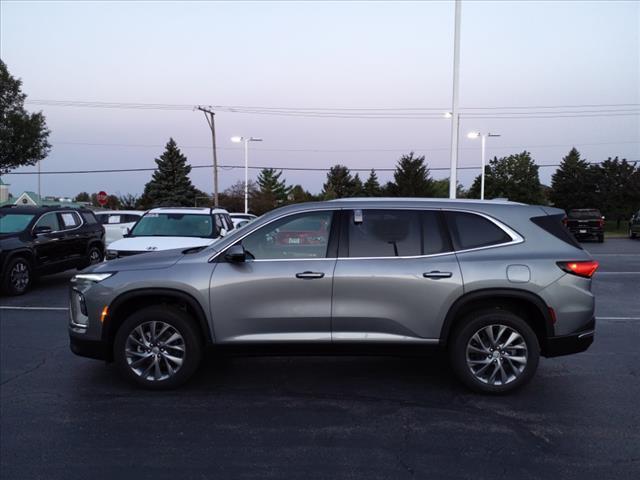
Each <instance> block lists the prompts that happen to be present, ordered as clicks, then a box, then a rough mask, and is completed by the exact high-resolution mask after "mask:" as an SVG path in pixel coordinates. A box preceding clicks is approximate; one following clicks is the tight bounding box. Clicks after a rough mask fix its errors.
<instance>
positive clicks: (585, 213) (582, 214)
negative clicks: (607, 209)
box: [569, 210, 602, 218]
mask: <svg viewBox="0 0 640 480" xmlns="http://www.w3.org/2000/svg"><path fill="white" fill-rule="evenodd" d="M601 216H602V215H600V211H599V210H569V218H600V217H601Z"/></svg>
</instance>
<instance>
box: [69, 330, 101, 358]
mask: <svg viewBox="0 0 640 480" xmlns="http://www.w3.org/2000/svg"><path fill="white" fill-rule="evenodd" d="M69 340H70V347H71V351H72V352H73V353H75V354H76V355H78V356H80V357H89V358H96V359H98V360H107V361H109V360H111V352H110V351H109V349H108V348H107V345H106V344H105V342H103V341H101V340H87V339H85V338H78V337H76V336H74V335H70V338H69Z"/></svg>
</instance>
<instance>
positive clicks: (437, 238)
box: [422, 211, 451, 255]
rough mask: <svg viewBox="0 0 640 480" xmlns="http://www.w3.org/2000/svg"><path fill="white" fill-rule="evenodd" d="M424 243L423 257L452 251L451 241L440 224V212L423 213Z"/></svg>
mask: <svg viewBox="0 0 640 480" xmlns="http://www.w3.org/2000/svg"><path fill="white" fill-rule="evenodd" d="M422 243H423V247H422V254H423V255H433V254H435V253H443V252H450V251H451V241H450V240H449V236H448V235H447V232H445V231H444V228H443V226H442V225H441V223H440V212H433V211H425V212H422Z"/></svg>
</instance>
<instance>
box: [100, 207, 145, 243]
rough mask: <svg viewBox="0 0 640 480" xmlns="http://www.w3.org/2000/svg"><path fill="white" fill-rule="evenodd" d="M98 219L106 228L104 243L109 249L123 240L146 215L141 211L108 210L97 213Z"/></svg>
mask: <svg viewBox="0 0 640 480" xmlns="http://www.w3.org/2000/svg"><path fill="white" fill-rule="evenodd" d="M95 215H96V218H97V219H98V221H99V222H100V223H101V224H102V226H103V227H104V232H105V238H104V243H105V245H106V246H107V247H108V246H109V245H110V244H111V243H113V242H115V241H116V240H120V239H121V238H123V237H124V236H125V235H126V234H127V233H129V231H130V230H131V229H132V228H133V226H134V225H135V224H136V222H137V221H138V220H139V219H140V217H142V215H144V212H143V211H139V210H107V211H100V212H95Z"/></svg>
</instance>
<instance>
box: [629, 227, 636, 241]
mask: <svg viewBox="0 0 640 480" xmlns="http://www.w3.org/2000/svg"><path fill="white" fill-rule="evenodd" d="M629 238H630V239H631V240H634V239H635V238H636V234H635V233H633V230H631V228H629Z"/></svg>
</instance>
